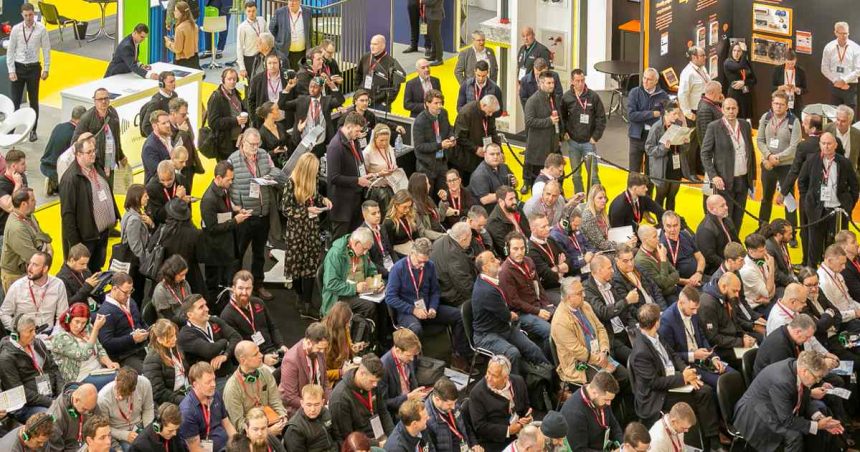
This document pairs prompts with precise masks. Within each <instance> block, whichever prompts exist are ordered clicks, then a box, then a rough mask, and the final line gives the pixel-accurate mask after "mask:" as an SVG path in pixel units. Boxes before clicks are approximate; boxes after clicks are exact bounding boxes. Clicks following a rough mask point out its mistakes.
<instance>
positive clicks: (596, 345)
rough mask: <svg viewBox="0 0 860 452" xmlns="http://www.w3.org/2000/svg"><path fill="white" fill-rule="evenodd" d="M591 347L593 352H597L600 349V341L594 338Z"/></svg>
mask: <svg viewBox="0 0 860 452" xmlns="http://www.w3.org/2000/svg"><path fill="white" fill-rule="evenodd" d="M588 346H589V347H590V348H591V353H597V352H599V351H600V342H598V341H597V339H592V340H591V342H590V343H589V345H588Z"/></svg>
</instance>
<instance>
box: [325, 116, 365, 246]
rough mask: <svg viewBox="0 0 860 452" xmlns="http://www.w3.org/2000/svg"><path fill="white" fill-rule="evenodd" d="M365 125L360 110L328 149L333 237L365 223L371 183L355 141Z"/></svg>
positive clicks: (348, 117) (346, 121) (330, 216)
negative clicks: (364, 204)
mask: <svg viewBox="0 0 860 452" xmlns="http://www.w3.org/2000/svg"><path fill="white" fill-rule="evenodd" d="M364 125H365V120H364V117H362V116H361V114H359V113H356V112H354V111H353V112H350V113H349V114H347V115H346V120H345V121H344V123H343V126H341V128H340V130H338V133H337V134H336V135H335V136H334V138H332V140H331V142H330V143H329V144H328V147H327V148H326V163H327V165H326V167H327V169H328V171H327V173H326V177H327V180H328V190H329V192H328V194H329V199H331V201H332V205H333V208H332V210H331V213H330V215H329V221H330V222H331V228H332V240H335V239H337V238H339V237H341V236H343V235H346V234H348V233H349V232H350V231H354V230H355V228H356V227H358V225H359V224H361V209H358V208H356V207H357V206H358V205H359V204H361V197H362V192H363V191H364V189H365V188H366V187H369V186H370V179H369V178H368V176H367V169H365V167H364V158H363V157H362V155H361V151H360V150H359V149H358V146H356V144H355V140H356V139H357V138H358V136H359V134H361V130H362V128H363V127H364Z"/></svg>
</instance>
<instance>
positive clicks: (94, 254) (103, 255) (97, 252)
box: [64, 228, 111, 273]
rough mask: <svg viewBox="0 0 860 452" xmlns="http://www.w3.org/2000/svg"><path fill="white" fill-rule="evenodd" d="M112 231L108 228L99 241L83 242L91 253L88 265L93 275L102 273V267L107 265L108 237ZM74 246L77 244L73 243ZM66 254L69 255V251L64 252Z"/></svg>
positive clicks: (101, 234) (100, 235)
mask: <svg viewBox="0 0 860 452" xmlns="http://www.w3.org/2000/svg"><path fill="white" fill-rule="evenodd" d="M110 230H111V228H108V229H106V230H105V231H104V232H102V233H100V234H99V237H98V238H97V239H94V240H86V241H83V242H81V243H83V244H84V246H86V247H87V249H88V250H89V251H90V263H89V264H87V269H89V271H91V272H93V273H97V272H100V271H102V267H104V265H105V260H106V259H107V246H108V235H109V234H110ZM72 245H75V244H74V243H73V244H72ZM70 247H71V246H70ZM64 253H65V254H66V255H68V251H66V250H64Z"/></svg>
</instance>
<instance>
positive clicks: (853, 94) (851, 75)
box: [821, 22, 860, 110]
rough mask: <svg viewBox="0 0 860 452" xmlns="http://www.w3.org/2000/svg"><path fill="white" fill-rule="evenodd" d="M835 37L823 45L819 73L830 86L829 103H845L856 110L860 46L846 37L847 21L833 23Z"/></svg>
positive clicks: (847, 34)
mask: <svg viewBox="0 0 860 452" xmlns="http://www.w3.org/2000/svg"><path fill="white" fill-rule="evenodd" d="M833 33H834V34H835V35H836V39H834V40H833V41H830V42H828V43H827V45H826V46H824V52H823V53H822V55H821V74H822V75H824V77H826V78H827V79H828V80H830V83H831V84H832V86H831V87H830V103H831V104H832V105H847V106H849V107H851V108H852V109H854V110H857V77H858V76H860V46H858V45H857V43H856V42H854V41H852V40H850V39H848V36H849V34H850V29H849V27H848V23H847V22H836V24H835V25H833Z"/></svg>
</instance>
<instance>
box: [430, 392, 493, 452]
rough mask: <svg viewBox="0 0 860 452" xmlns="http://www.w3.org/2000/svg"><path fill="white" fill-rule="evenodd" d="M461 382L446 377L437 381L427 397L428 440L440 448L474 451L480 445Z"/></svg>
mask: <svg viewBox="0 0 860 452" xmlns="http://www.w3.org/2000/svg"><path fill="white" fill-rule="evenodd" d="M459 397H460V395H459V391H458V390H457V386H456V385H454V383H453V382H452V381H451V380H449V379H448V377H442V378H440V379H438V380H436V383H435V384H433V390H432V391H431V392H430V395H429V396H428V397H427V398H426V399H424V409H426V410H427V430H426V432H427V437H428V442H429V443H430V444H431V445H432V448H433V449H434V450H435V451H436V452H458V451H459V452H462V451H463V450H464V449H469V450H472V451H475V450H476V447H480V446H478V445H477V443H476V442H475V434H474V432H472V427H471V425H467V424H466V419H465V418H464V416H463V411H462V404H461V403H460V402H458V399H459Z"/></svg>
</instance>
